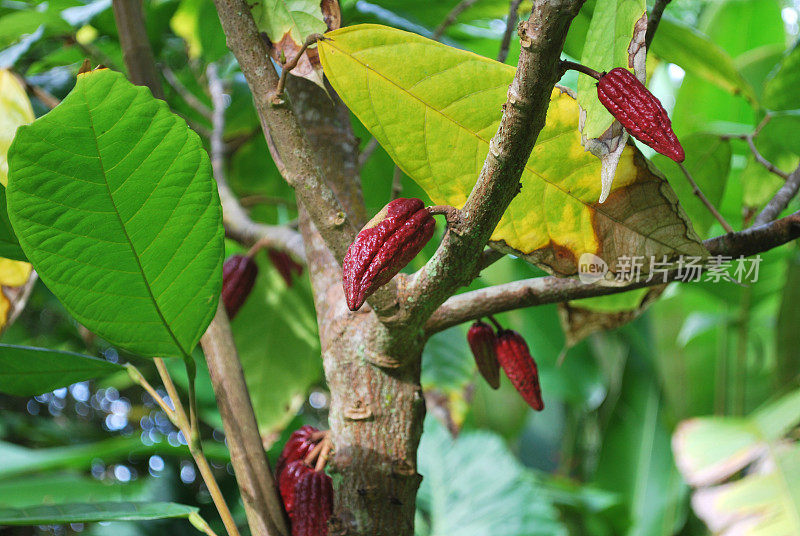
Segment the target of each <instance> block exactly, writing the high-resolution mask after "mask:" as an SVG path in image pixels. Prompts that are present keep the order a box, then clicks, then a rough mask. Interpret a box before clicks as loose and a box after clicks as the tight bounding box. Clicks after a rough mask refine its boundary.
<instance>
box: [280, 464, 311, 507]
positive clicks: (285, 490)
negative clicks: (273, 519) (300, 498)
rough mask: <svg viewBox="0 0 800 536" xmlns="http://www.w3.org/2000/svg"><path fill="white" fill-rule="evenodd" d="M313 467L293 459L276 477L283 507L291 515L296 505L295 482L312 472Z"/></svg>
mask: <svg viewBox="0 0 800 536" xmlns="http://www.w3.org/2000/svg"><path fill="white" fill-rule="evenodd" d="M313 472H314V469H312V468H311V467H309V466H307V465H306V464H305V463H303V461H302V460H295V461H293V462H291V463H290V464H288V465H287V466H286V468H285V469H284V470H283V471H282V472H281V474H280V476H279V477H278V491H279V492H280V494H281V499H282V500H283V507H284V508H285V509H286V513H287V514H289V516H290V517H291V515H292V512H294V509H295V506H296V505H297V494H296V490H297V484H298V482H300V480H301V479H302V478H303V476H304V475H306V474H308V473H313Z"/></svg>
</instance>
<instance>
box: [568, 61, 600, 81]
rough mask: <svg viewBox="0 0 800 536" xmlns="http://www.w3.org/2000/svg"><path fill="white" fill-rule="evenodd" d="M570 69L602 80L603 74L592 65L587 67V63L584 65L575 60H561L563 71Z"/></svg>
mask: <svg viewBox="0 0 800 536" xmlns="http://www.w3.org/2000/svg"><path fill="white" fill-rule="evenodd" d="M569 69H572V70H573V71H578V72H579V73H583V74H588V75H589V76H591V77H592V78H594V79H595V80H600V78H601V77H602V76H603V75H602V74H601V73H599V72H597V71H595V70H594V69H592V68H591V67H587V66H586V65H582V64H580V63H576V62H574V61H569V60H561V71H562V73H563V72H566V71H568V70H569Z"/></svg>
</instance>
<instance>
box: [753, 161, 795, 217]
mask: <svg viewBox="0 0 800 536" xmlns="http://www.w3.org/2000/svg"><path fill="white" fill-rule="evenodd" d="M798 189H800V166H797V169H795V170H794V171H793V172H792V174H791V175H789V176H788V177H787V179H786V182H785V183H783V186H781V187H780V189H779V190H778V191H777V192H776V193H775V195H774V196H773V197H772V199H770V200H769V202H768V203H767V204H766V206H764V209H763V210H762V211H761V212H760V213H759V214H758V216H756V219H755V222H754V223H753V225H764V224H765V223H769V222H770V221H772V220H773V219H775V218H776V217H777V216H778V214H780V213H781V212H783V210H784V209H785V208H786V207H787V206H789V202H791V200H792V199H794V197H795V196H796V195H797V191H798Z"/></svg>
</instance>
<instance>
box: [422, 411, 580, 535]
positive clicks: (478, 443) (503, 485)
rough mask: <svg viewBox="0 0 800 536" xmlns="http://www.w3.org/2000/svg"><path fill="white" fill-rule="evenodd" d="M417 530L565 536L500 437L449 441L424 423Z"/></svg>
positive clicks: (437, 428)
mask: <svg viewBox="0 0 800 536" xmlns="http://www.w3.org/2000/svg"><path fill="white" fill-rule="evenodd" d="M419 470H420V473H421V474H422V475H423V480H422V485H421V487H420V491H419V500H418V503H417V509H418V511H417V518H418V521H419V522H418V523H417V524H418V525H419V527H418V530H417V534H420V535H425V536H484V535H486V534H492V535H493V536H535V535H547V536H557V535H562V534H567V530H566V528H565V527H564V526H562V525H561V524H560V523H559V521H558V517H557V513H556V510H555V509H554V508H553V506H552V502H551V499H550V498H549V497H548V496H547V495H546V494H545V493H544V492H543V491H542V488H541V486H540V485H539V483H538V482H537V479H536V478H535V477H534V475H532V474H531V473H529V472H527V471H526V470H525V469H524V468H523V467H522V466H521V465H520V464H519V462H518V461H517V460H515V459H514V457H513V456H512V455H511V453H510V452H509V451H508V449H507V448H506V446H505V445H504V443H503V440H502V439H500V437H498V436H496V435H494V434H490V433H486V432H465V433H463V434H462V435H460V436H459V437H458V439H455V440H454V439H452V438H451V437H450V436H449V435H448V433H447V432H446V431H445V430H444V428H442V426H441V425H439V424H438V423H437V422H436V421H435V420H433V419H431V418H428V419H427V420H426V421H425V434H424V435H423V436H422V442H421V443H420V455H419Z"/></svg>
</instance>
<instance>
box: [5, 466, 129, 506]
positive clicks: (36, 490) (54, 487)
mask: <svg viewBox="0 0 800 536" xmlns="http://www.w3.org/2000/svg"><path fill="white" fill-rule="evenodd" d="M143 484H144V481H142V480H138V481H136V482H130V483H127V484H111V483H108V482H103V481H101V480H97V479H95V478H87V477H85V476H81V475H80V474H77V473H56V474H43V475H27V476H23V477H18V478H12V479H6V480H0V505H3V506H4V507H10V508H22V507H30V506H38V505H44V504H48V505H53V504H64V503H75V502H82V503H85V502H100V501H109V500H120V501H121V500H135V499H136V496H137V495H140V494H141V493H142V491H143V487H144V485H143Z"/></svg>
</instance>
